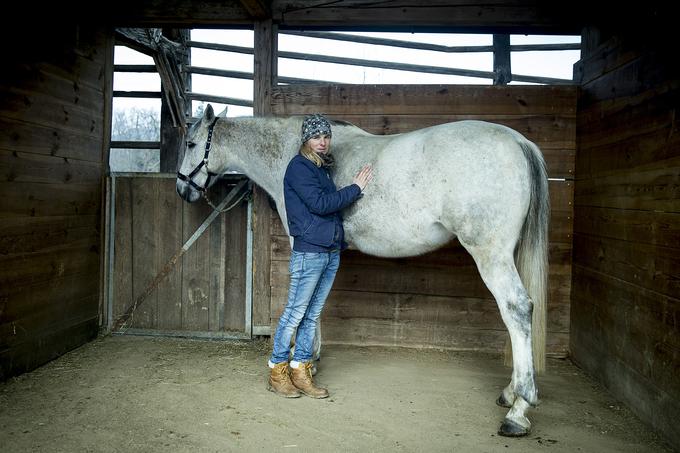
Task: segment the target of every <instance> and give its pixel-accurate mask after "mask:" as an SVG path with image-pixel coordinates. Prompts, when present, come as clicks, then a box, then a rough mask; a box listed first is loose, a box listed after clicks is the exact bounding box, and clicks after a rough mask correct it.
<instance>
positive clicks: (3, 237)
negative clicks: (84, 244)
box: [0, 214, 99, 255]
mask: <svg viewBox="0 0 680 453" xmlns="http://www.w3.org/2000/svg"><path fill="white" fill-rule="evenodd" d="M84 238H88V239H89V240H90V241H91V242H90V243H91V244H93V245H94V244H97V243H98V242H99V217H98V216H96V215H94V214H91V215H74V216H50V217H15V218H7V219H3V221H2V222H0V255H17V254H23V253H35V252H47V251H49V250H54V249H57V248H59V247H63V246H64V244H72V243H74V241H81V240H83V239H84Z"/></svg>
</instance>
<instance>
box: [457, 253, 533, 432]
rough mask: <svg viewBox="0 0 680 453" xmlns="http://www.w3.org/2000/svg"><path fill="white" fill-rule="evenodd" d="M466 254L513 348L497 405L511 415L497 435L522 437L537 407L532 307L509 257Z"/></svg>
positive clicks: (529, 426)
mask: <svg viewBox="0 0 680 453" xmlns="http://www.w3.org/2000/svg"><path fill="white" fill-rule="evenodd" d="M468 250H469V251H470V253H471V254H472V256H473V257H474V259H475V262H476V263H477V268H478V269H479V273H480V275H481V277H482V279H483V280H484V283H485V284H486V286H487V287H488V288H489V290H490V291H491V293H492V294H493V296H494V298H495V299H496V303H497V304H498V308H499V309H500V313H501V317H502V318H503V322H504V323H505V326H506V327H507V329H508V332H509V333H510V341H511V344H512V366H513V368H512V379H511V381H510V385H508V387H507V388H506V389H505V390H504V391H503V393H502V394H501V396H500V397H499V398H498V401H497V403H498V404H501V405H504V406H508V407H510V411H509V412H508V413H507V415H506V416H505V420H504V421H503V424H502V425H501V428H500V430H499V434H501V435H504V436H524V435H526V434H528V433H529V430H530V428H531V423H530V422H529V419H528V418H527V417H526V412H527V410H528V409H529V406H530V405H536V404H537V403H538V398H537V390H536V382H535V375H534V365H533V356H532V345H531V313H532V307H533V303H532V302H531V299H530V298H529V296H528V294H527V292H526V289H525V288H524V285H522V281H521V280H520V277H519V274H518V273H517V269H516V268H515V263H514V260H513V257H512V254H510V253H503V252H500V253H499V251H497V250H496V251H491V250H481V249H474V248H473V249H472V250H470V249H468Z"/></svg>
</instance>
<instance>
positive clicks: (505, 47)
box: [493, 35, 512, 85]
mask: <svg viewBox="0 0 680 453" xmlns="http://www.w3.org/2000/svg"><path fill="white" fill-rule="evenodd" d="M493 72H494V74H495V75H494V78H493V84H494V85H507V84H508V83H509V82H510V81H512V69H511V67H510V35H493Z"/></svg>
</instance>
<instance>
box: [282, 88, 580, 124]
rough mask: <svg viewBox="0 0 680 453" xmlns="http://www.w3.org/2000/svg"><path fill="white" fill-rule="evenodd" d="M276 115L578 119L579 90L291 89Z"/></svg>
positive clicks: (285, 89)
mask: <svg viewBox="0 0 680 453" xmlns="http://www.w3.org/2000/svg"><path fill="white" fill-rule="evenodd" d="M272 111H273V113H274V114H277V115H293V114H298V115H299V114H307V113H316V112H323V113H325V114H327V115H330V116H338V115H349V114H353V115H387V114H392V115H420V114H426V115H495V114H501V115H557V114H560V115H575V113H576V87H572V86H560V87H555V86H514V85H513V86H477V85H340V84H333V85H304V86H302V85H289V86H278V87H275V88H274V89H273V90H272Z"/></svg>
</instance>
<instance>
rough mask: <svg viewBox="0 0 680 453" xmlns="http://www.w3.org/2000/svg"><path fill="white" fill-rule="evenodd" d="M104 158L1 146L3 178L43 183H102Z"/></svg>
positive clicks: (1, 174)
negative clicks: (95, 159) (94, 159)
mask: <svg viewBox="0 0 680 453" xmlns="http://www.w3.org/2000/svg"><path fill="white" fill-rule="evenodd" d="M101 175H102V164H101V162H88V161H82V160H75V159H68V158H63V157H53V156H44V155H40V154H32V153H19V152H16V151H5V150H2V149H1V148H0V181H1V182H25V183H40V184H99V182H100V181H101Z"/></svg>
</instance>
